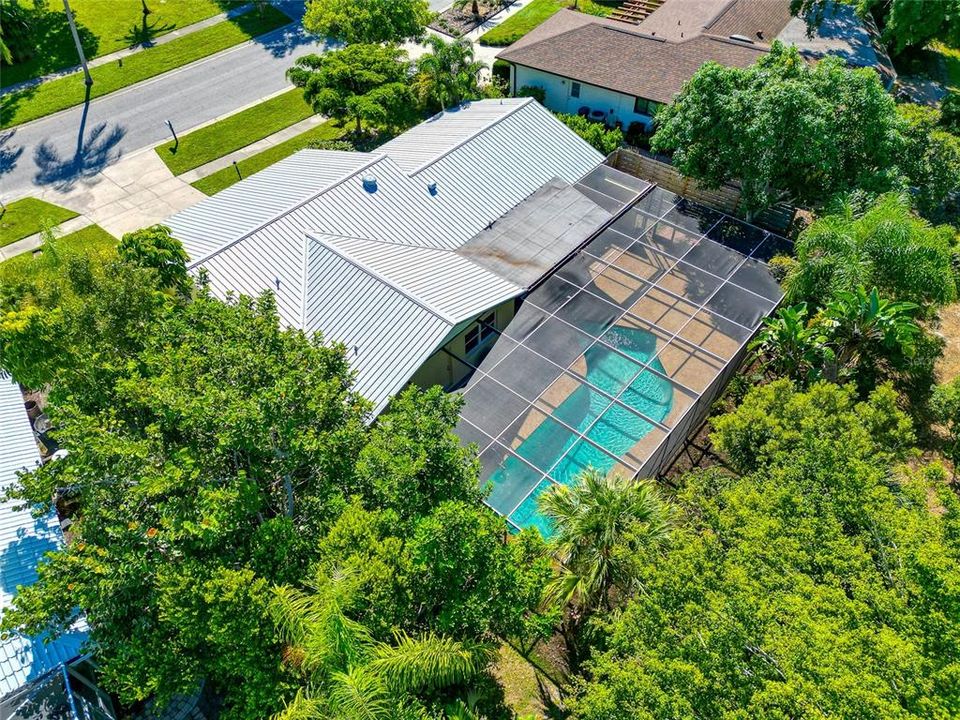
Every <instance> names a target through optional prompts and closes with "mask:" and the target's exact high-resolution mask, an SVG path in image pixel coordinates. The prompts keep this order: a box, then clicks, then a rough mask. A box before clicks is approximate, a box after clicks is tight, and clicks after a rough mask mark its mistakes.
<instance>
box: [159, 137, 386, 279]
mask: <svg viewBox="0 0 960 720" xmlns="http://www.w3.org/2000/svg"><path fill="white" fill-rule="evenodd" d="M375 158H376V156H375V155H370V154H368V153H356V152H338V151H334V150H301V151H300V152H298V153H296V154H294V155H291V156H290V157H288V158H285V159H284V160H281V161H280V162H278V163H276V164H275V165H271V166H270V167H269V168H268V169H267V170H264V171H263V172H259V173H256V174H254V175H251V176H250V177H248V178H246V179H245V180H242V181H241V182H238V183H236V184H235V185H231V186H230V187H228V188H227V189H225V190H223V191H221V192H219V193H217V195H216V198H215V200H216V202H211V201H205V202H201V203H199V204H197V205H194V206H193V207H191V208H187V209H186V210H184V211H182V212H179V213H177V214H176V215H173V216H172V217H170V219H169V220H168V221H167V224H168V225H169V226H170V228H171V229H172V230H173V234H174V236H175V237H176V238H178V239H179V240H180V242H182V243H183V247H184V249H185V250H186V251H187V254H189V255H190V257H191V258H193V259H194V260H198V259H200V258H201V257H204V256H205V255H209V254H210V253H212V252H214V251H215V250H217V249H218V248H221V247H223V246H224V245H226V244H227V243H229V242H232V241H235V240H237V239H238V238H240V237H242V236H243V235H245V234H247V233H249V232H251V231H252V230H254V229H256V228H258V227H260V226H261V225H263V224H264V223H268V222H270V221H272V220H275V219H276V218H277V217H278V216H279V215H281V214H282V213H283V212H285V211H287V210H289V209H290V208H292V207H294V206H296V205H299V204H300V203H302V202H304V201H306V200H308V199H309V198H311V197H313V196H314V195H317V194H319V193H322V192H323V191H324V190H325V189H326V188H327V187H329V186H330V185H331V184H333V183H335V182H337V181H339V180H342V179H343V177H344V176H345V175H349V174H351V173H354V172H356V171H357V170H358V169H359V168H361V167H363V166H364V165H365V164H367V163H369V162H370V161H371V160H373V159H375Z"/></svg>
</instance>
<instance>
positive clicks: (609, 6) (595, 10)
mask: <svg viewBox="0 0 960 720" xmlns="http://www.w3.org/2000/svg"><path fill="white" fill-rule="evenodd" d="M621 5H623V0H580V3H579V5H578V9H579V10H580V12H583V13H586V14H587V15H598V16H599V17H606V16H607V15H609V14H610V13H612V12H613V11H614V10H616V9H617V8H618V7H620V6H621Z"/></svg>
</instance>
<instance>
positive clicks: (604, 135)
mask: <svg viewBox="0 0 960 720" xmlns="http://www.w3.org/2000/svg"><path fill="white" fill-rule="evenodd" d="M557 117H558V118H559V119H560V121H561V122H562V123H563V124H564V125H566V126H567V127H568V128H570V129H571V130H573V131H574V132H575V133H576V134H577V135H579V136H580V137H582V138H583V139H584V140H586V141H587V142H588V143H590V144H591V145H593V146H594V147H595V148H596V149H597V150H599V151H600V152H602V153H603V154H604V155H609V154H610V153H612V152H613V151H614V150H616V149H617V148H618V147H620V146H621V145H623V133H622V132H621V131H620V129H619V128H614V129H612V130H610V129H608V128H607V126H606V125H604V124H603V123H599V122H594V121H593V120H588V119H587V118H585V117H581V116H580V115H565V114H563V113H557Z"/></svg>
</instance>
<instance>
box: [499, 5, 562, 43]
mask: <svg viewBox="0 0 960 720" xmlns="http://www.w3.org/2000/svg"><path fill="white" fill-rule="evenodd" d="M568 5H570V3H569V2H568V1H567V0H533V2H531V3H530V4H529V5H527V6H526V7H525V8H523V9H522V10H520V11H519V12H517V13H516V14H515V15H511V16H510V17H508V18H507V19H506V20H504V21H503V22H502V23H500V24H499V25H497V26H496V27H494V28H491V29H490V30H488V31H487V32H485V33H484V34H483V35H481V36H480V44H481V45H492V46H494V47H504V46H506V45H512V44H513V43H515V42H516V41H517V40H519V39H520V38H522V37H523V36H524V35H526V34H527V33H528V32H530V31H531V30H533V29H534V28H535V27H536V26H537V25H539V24H540V23H542V22H543V21H544V20H546V19H547V18H549V17H551V16H552V15H555V14H556V13H558V12H560V10H562V9H563V8H565V7H567V6H568Z"/></svg>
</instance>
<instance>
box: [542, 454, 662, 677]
mask: <svg viewBox="0 0 960 720" xmlns="http://www.w3.org/2000/svg"><path fill="white" fill-rule="evenodd" d="M538 506H539V508H540V512H541V513H543V515H544V516H545V517H546V518H547V519H548V521H549V522H550V525H551V527H552V528H553V531H554V533H553V535H552V536H551V538H550V549H551V550H552V551H553V554H554V555H555V557H556V558H557V560H558V562H559V563H560V569H559V571H558V572H557V575H556V577H555V578H554V579H553V581H552V582H551V584H550V585H549V586H548V587H547V590H546V594H545V598H546V600H547V602H548V603H558V604H559V605H560V606H561V607H566V608H567V610H568V612H567V614H566V617H565V622H564V636H565V638H566V640H567V649H568V653H569V655H570V661H571V664H572V666H573V667H576V666H577V665H578V663H579V660H580V655H581V648H580V647H579V645H580V641H581V637H580V635H581V633H582V632H583V627H584V624H585V622H586V621H587V620H588V619H589V618H590V617H591V616H592V615H593V614H594V613H595V612H596V611H597V610H599V609H601V608H603V609H606V610H609V609H610V608H611V598H610V594H611V591H612V590H613V589H616V590H617V591H619V592H620V593H627V594H628V593H631V592H633V591H634V590H636V588H637V580H638V575H637V569H638V565H637V562H638V558H639V557H640V556H642V555H644V554H650V553H651V551H652V550H655V549H656V548H657V547H658V546H659V545H660V544H661V543H663V541H664V540H665V539H666V538H667V537H668V535H669V529H670V508H669V506H668V505H667V504H666V503H665V501H664V500H662V499H661V497H660V495H659V493H658V492H657V490H656V489H655V488H654V486H653V485H652V484H651V483H649V482H639V481H635V480H628V479H626V478H624V477H622V476H620V475H606V474H604V473H602V472H600V471H598V470H594V469H592V468H590V469H588V470H586V471H584V472H583V473H582V474H581V475H580V477H579V478H578V479H577V483H576V485H574V486H573V487H567V486H565V485H555V486H553V487H552V488H550V490H548V491H547V492H545V493H544V494H543V495H541V496H540V498H539V501H538Z"/></svg>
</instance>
